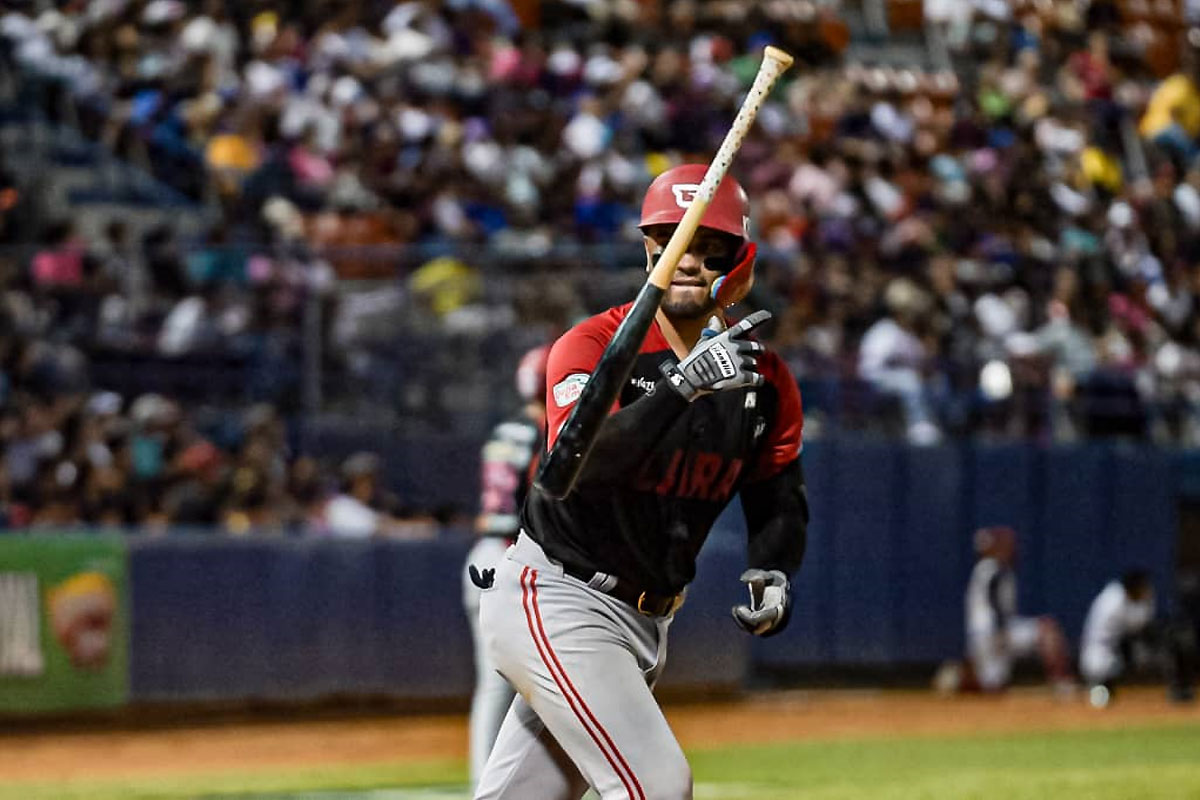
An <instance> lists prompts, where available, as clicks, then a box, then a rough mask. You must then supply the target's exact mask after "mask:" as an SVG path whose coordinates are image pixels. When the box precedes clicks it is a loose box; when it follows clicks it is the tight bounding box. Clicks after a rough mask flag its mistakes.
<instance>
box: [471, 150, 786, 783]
mask: <svg viewBox="0 0 1200 800" xmlns="http://www.w3.org/2000/svg"><path fill="white" fill-rule="evenodd" d="M704 172H705V167H703V166H701V165H683V166H680V167H676V168H674V169H671V170H668V171H667V172H665V173H663V174H662V175H660V176H659V177H658V178H657V179H656V180H655V181H654V182H653V183H652V184H651V186H650V188H649V189H648V190H647V192H646V196H645V199H644V202H643V205H642V214H641V221H640V228H641V230H642V233H643V235H644V243H645V247H646V254H647V258H648V261H649V263H650V264H653V263H655V261H656V259H657V258H658V256H659V255H660V253H661V252H662V250H663V247H664V246H665V245H666V243H667V242H668V240H669V239H670V235H671V232H672V231H673V230H674V227H675V226H676V225H677V224H678V223H679V221H680V220H681V219H682V217H683V214H684V212H685V210H686V209H687V208H688V206H689V205H690V204H691V201H692V198H693V197H694V196H695V192H696V190H697V187H698V184H699V183H700V181H701V179H702V177H703V175H704ZM748 215H749V204H748V201H747V199H746V194H745V192H744V191H743V190H742V188H741V187H740V186H739V185H738V184H737V182H736V181H734V180H733V179H732V178H729V177H727V178H725V180H724V181H723V182H722V183H721V185H720V187H719V188H718V190H717V192H716V194H715V196H714V198H713V201H712V203H711V204H710V205H709V206H708V208H707V209H706V210H705V213H704V215H703V216H702V218H701V222H700V225H701V227H700V228H699V229H698V231H697V232H696V235H695V237H694V239H693V240H692V242H691V245H690V247H689V249H688V251H687V253H686V254H685V255H684V256H683V257H682V259H681V260H680V262H679V265H678V267H677V269H676V272H675V275H674V278H673V280H672V283H671V285H670V287H669V288H668V290H667V292H666V295H665V298H664V300H663V303H662V308H661V310H660V311H659V314H658V316H657V318H656V320H655V323H654V325H652V327H651V329H650V331H649V332H648V334H647V336H646V338H645V341H644V342H643V344H642V347H641V349H640V351H639V354H638V358H637V360H636V362H635V364H634V366H633V369H632V372H631V374H630V377H629V379H628V382H627V383H626V385H625V386H624V387H623V388H622V390H621V393H620V396H619V398H618V400H617V402H616V403H615V404H614V407H613V409H612V411H611V413H610V415H609V416H608V417H607V419H606V421H605V423H604V425H603V426H602V427H601V429H600V432H599V435H598V437H597V439H596V441H595V443H594V445H593V447H592V451H591V455H590V458H589V459H588V460H587V462H586V463H585V464H584V466H583V469H582V471H581V473H580V475H579V478H578V480H577V482H576V484H575V488H574V490H573V491H572V492H571V493H570V494H568V495H567V496H566V497H565V498H564V499H562V500H555V499H553V498H552V497H550V495H548V494H546V493H544V492H542V491H541V490H540V489H538V488H537V487H536V486H535V487H534V489H532V490H531V491H530V493H529V496H528V498H527V499H526V502H525V507H524V510H523V512H522V514H521V532H520V534H519V536H518V537H517V541H516V544H514V545H513V546H512V547H510V548H509V549H508V551H507V552H506V553H505V557H504V558H503V559H501V561H500V563H499V565H498V566H497V567H496V572H495V575H494V581H493V582H492V585H491V586H490V588H488V589H486V590H485V591H484V592H483V600H482V608H481V614H480V620H481V626H482V628H483V631H484V639H485V641H486V644H487V648H488V652H489V654H490V655H491V656H492V658H493V659H494V661H495V663H496V666H497V668H498V669H499V670H500V672H501V673H502V674H503V675H504V676H505V677H506V678H507V679H508V680H509V682H510V683H512V685H513V686H514V687H515V688H516V690H517V692H518V695H519V696H518V697H517V698H516V699H514V700H513V704H512V707H511V708H510V709H509V712H508V715H507V716H506V717H505V720H504V725H503V727H502V728H501V730H500V735H499V738H498V739H497V741H496V746H495V748H494V750H493V751H492V755H491V758H490V759H489V760H488V763H487V766H486V768H485V769H484V773H483V776H482V777H481V778H480V781H479V785H478V788H477V790H476V794H475V797H476V798H478V799H480V800H497V799H499V798H503V799H504V800H529V798H537V799H538V800H568V799H569V800H577V799H578V798H579V797H581V796H582V795H583V794H584V792H585V791H586V790H587V789H588V787H589V786H590V787H591V788H592V789H594V790H595V792H596V793H597V794H598V795H599V796H600V797H601V798H602V800H613V799H614V798H622V800H680V799H681V798H690V797H691V796H692V777H691V770H690V768H689V766H688V764H687V761H686V759H685V758H684V755H683V752H682V750H681V748H680V746H679V744H678V742H677V741H676V740H675V737H674V735H673V734H672V733H671V729H670V727H669V726H668V725H667V721H666V718H665V717H664V716H663V713H662V711H661V710H660V709H659V707H658V704H657V702H656V701H655V699H654V696H653V694H652V693H651V692H652V688H653V686H654V683H655V681H656V680H657V678H658V676H659V675H660V674H661V671H662V669H663V665H664V661H665V657H666V651H667V628H668V626H669V625H670V623H671V619H672V616H673V615H674V613H675V612H676V611H677V610H678V609H679V607H680V605H681V604H682V602H683V599H684V594H685V591H686V589H687V586H688V584H689V583H690V582H691V580H692V578H693V577H694V575H695V569H696V556H697V553H698V552H699V551H700V547H701V545H703V543H704V540H705V538H706V536H707V535H708V532H709V529H710V528H711V526H712V524H713V522H714V521H715V520H716V518H717V516H718V515H719V514H720V513H721V510H722V509H724V508H725V506H726V505H727V504H728V502H729V500H730V499H731V498H732V497H733V495H734V494H740V496H741V501H742V507H743V509H744V511H745V518H746V525H747V529H748V535H749V567H750V569H748V570H747V571H746V572H745V573H744V574H743V575H742V580H743V581H744V582H745V583H746V584H747V585H748V586H749V588H750V595H751V597H750V601H749V602H748V603H747V604H745V605H740V606H737V607H735V608H734V609H733V617H734V620H735V621H736V622H737V624H738V625H739V626H741V627H742V628H743V629H745V630H746V631H749V632H750V633H752V634H754V635H757V636H770V635H773V634H776V633H778V632H780V631H781V630H783V628H784V626H785V625H786V624H787V622H788V619H789V616H790V611H791V595H790V584H789V579H788V576H789V575H790V574H792V573H794V572H795V570H796V569H797V568H798V567H799V566H800V562H801V559H802V557H803V554H804V544H805V526H806V524H807V521H808V505H807V500H806V496H805V488H804V479H803V475H802V473H801V468H800V446H801V426H802V422H803V417H802V413H801V406H800V393H799V391H798V389H797V387H796V381H795V380H794V379H793V377H792V376H791V374H789V372H788V369H787V367H786V366H785V365H784V364H783V362H782V361H781V360H780V359H779V358H778V357H777V356H776V355H774V354H772V353H769V352H766V351H765V350H764V348H763V347H762V345H760V344H758V343H757V342H755V341H753V340H752V339H751V338H750V336H749V334H750V333H751V331H752V330H753V329H754V328H755V327H757V326H758V325H759V324H761V323H762V322H763V321H764V320H766V319H767V318H769V316H770V315H769V314H767V313H766V312H758V313H755V314H751V315H750V316H749V317H747V318H746V319H744V320H742V321H741V322H737V323H735V324H733V325H732V326H731V327H728V328H726V327H725V315H724V309H725V308H726V307H727V306H729V305H731V304H733V303H735V302H737V301H738V300H740V299H742V298H743V297H744V296H745V294H746V292H747V291H749V288H750V283H751V281H752V275H753V266H754V254H755V248H754V245H753V243H752V242H750V240H749V236H748V230H747V229H748V223H749V216H748ZM628 310H629V306H628V305H625V306H619V307H616V308H612V309H609V310H608V311H606V312H604V313H602V314H599V315H597V316H594V317H591V318H589V319H587V320H585V321H583V322H581V323H580V324H578V325H577V326H575V327H574V328H572V329H571V330H569V331H568V332H567V333H566V334H565V335H564V336H563V337H562V338H560V339H559V340H558V341H557V342H556V343H555V344H554V346H553V348H552V350H551V353H550V362H549V367H548V370H547V385H548V392H547V430H548V434H549V442H548V444H549V445H553V442H554V438H555V436H556V435H557V433H558V432H559V431H560V430H561V427H562V425H563V424H564V423H565V421H566V419H567V417H568V416H569V415H570V413H571V410H572V408H573V407H574V405H575V402H576V400H577V399H578V398H579V396H580V392H581V390H582V387H583V386H584V385H585V384H586V383H587V381H588V379H589V376H590V375H591V373H592V370H593V369H594V368H595V366H596V363H597V361H598V360H599V359H600V356H601V354H602V352H603V351H604V348H605V346H606V344H607V343H608V342H609V340H610V339H611V338H612V336H613V334H614V332H615V331H616V329H617V326H618V325H619V324H620V323H621V321H622V319H624V317H625V315H626V314H627V313H628Z"/></svg>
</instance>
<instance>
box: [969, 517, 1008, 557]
mask: <svg viewBox="0 0 1200 800" xmlns="http://www.w3.org/2000/svg"><path fill="white" fill-rule="evenodd" d="M1016 547H1017V532H1016V531H1014V530H1013V529H1012V528H1010V527H1008V526H1007V525H992V526H990V527H986V528H980V529H979V530H977V531H975V552H976V554H978V555H979V556H980V557H981V558H989V557H991V558H1000V559H1002V560H1010V559H1012V557H1013V555H1014V553H1015V551H1016Z"/></svg>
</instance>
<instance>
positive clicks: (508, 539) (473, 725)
mask: <svg viewBox="0 0 1200 800" xmlns="http://www.w3.org/2000/svg"><path fill="white" fill-rule="evenodd" d="M549 354H550V348H549V347H548V346H543V347H537V348H534V349H533V350H530V351H529V352H528V353H526V354H525V355H524V356H523V357H522V358H521V361H520V363H519V364H518V366H517V380H516V382H517V393H518V394H519V395H520V397H521V400H522V401H523V403H524V405H523V406H522V408H521V412H520V413H519V414H518V415H517V416H515V417H513V418H512V419H509V420H505V421H504V422H501V423H500V424H499V425H497V426H496V428H495V429H494V430H493V431H492V435H491V438H490V439H488V441H487V443H486V444H485V445H484V446H483V455H482V459H481V461H482V465H481V466H482V469H481V473H482V474H481V478H482V489H483V492H482V495H481V497H480V503H479V508H480V513H479V518H478V519H477V520H476V531H477V533H478V534H479V538H478V539H477V540H476V542H475V545H474V546H473V547H472V548H471V552H470V553H469V554H468V555H467V570H466V572H465V573H464V576H463V607H464V608H465V609H466V612H467V619H468V620H469V621H470V624H471V638H472V639H473V640H474V643H475V691H474V693H473V694H472V696H471V719H470V750H471V785H472V786H474V785H475V783H476V782H477V781H478V780H479V775H480V774H481V773H482V772H483V765H484V763H485V762H487V757H488V753H490V752H491V750H492V744H493V743H494V742H495V741H496V734H497V733H498V732H499V730H500V723H501V722H503V721H504V715H505V713H507V712H508V707H509V705H510V704H511V703H512V699H513V690H512V687H511V686H509V685H508V681H506V680H504V678H503V677H501V676H500V674H499V673H498V672H496V668H495V667H494V666H493V665H492V661H491V659H490V658H488V655H487V650H486V649H485V648H484V646H483V641H482V640H481V639H480V632H479V593H480V588H479V585H478V584H479V583H483V582H484V579H483V577H482V576H483V574H484V573H486V572H487V571H488V570H494V569H495V566H496V562H498V561H499V560H500V558H501V557H502V556H503V555H504V550H505V549H506V548H507V547H508V546H509V545H511V544H512V543H513V542H514V541H515V540H516V537H517V529H518V527H519V525H520V521H519V517H518V515H519V513H520V511H521V506H522V505H523V504H524V503H525V495H526V494H527V493H528V492H529V485H530V482H531V480H532V476H533V469H534V467H535V465H536V464H537V455H538V453H539V452H541V449H542V440H543V431H544V429H545V426H546V359H547V357H548V356H549Z"/></svg>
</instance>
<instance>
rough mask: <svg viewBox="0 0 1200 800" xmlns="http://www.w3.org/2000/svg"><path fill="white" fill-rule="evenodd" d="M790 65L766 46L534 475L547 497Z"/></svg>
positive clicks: (629, 363)
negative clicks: (679, 214)
mask: <svg viewBox="0 0 1200 800" xmlns="http://www.w3.org/2000/svg"><path fill="white" fill-rule="evenodd" d="M791 64H792V57H791V56H789V55H788V54H787V53H785V52H783V51H782V50H780V49H779V48H776V47H768V48H766V50H765V51H763V60H762V64H761V65H760V66H759V68H758V74H757V75H755V76H754V83H753V84H752V85H751V87H750V91H749V92H748V93H747V94H746V99H745V100H744V101H742V107H741V108H740V109H739V110H738V113H737V116H736V117H735V118H734V120H733V125H732V126H731V127H730V129H729V132H728V133H726V134H725V139H724V141H722V142H721V147H720V148H719V149H718V150H717V154H716V156H714V157H713V160H712V163H711V164H709V165H708V170H707V171H706V172H705V173H704V179H703V180H702V181H701V182H700V188H699V189H698V190H697V191H696V195H695V197H694V198H693V199H692V204H691V205H690V206H688V209H687V211H686V212H684V215H683V219H682V220H680V222H679V225H678V226H677V227H676V228H675V232H674V233H673V234H672V235H671V239H670V240H669V241H668V242H667V246H666V248H665V249H664V250H663V253H662V255H661V256H659V259H658V263H657V264H655V265H654V268H653V269H652V270H651V271H650V275H649V277H648V278H647V279H646V283H645V285H644V286H642V289H641V291H639V292H638V296H637V299H636V300H634V301H633V306H632V307H631V308H630V309H629V313H628V314H627V315H626V316H625V319H624V320H623V321H622V322H621V324H620V326H619V327H618V328H617V332H616V333H615V334H613V338H612V341H610V342H609V343H608V346H607V347H606V348H605V349H604V353H603V354H602V355H601V356H600V360H599V361H598V362H597V363H596V369H595V370H594V371H593V372H592V375H591V377H590V378H589V379H588V382H587V385H586V386H584V387H583V392H582V394H581V395H580V397H579V399H578V400H577V401H576V402H575V408H574V409H572V411H571V416H570V417H568V418H567V422H566V424H565V425H563V428H562V430H561V431H560V432H559V434H558V438H557V439H556V440H555V442H554V447H553V448H552V449H551V450H550V453H549V454H548V455H547V456H546V459H545V460H544V461H543V462H542V465H541V468H540V469H539V470H538V474H537V477H536V479H535V480H534V483H535V485H536V486H537V487H538V488H539V489H541V490H542V491H544V492H545V493H546V494H548V495H550V496H551V497H554V498H557V499H562V498H564V497H566V496H567V495H568V494H570V492H571V489H572V488H573V487H574V486H575V481H576V479H578V477H579V472H580V470H582V469H583V465H584V463H585V462H586V461H587V457H588V453H589V452H590V451H591V449H592V444H593V443H594V442H595V441H596V434H597V433H598V432H599V430H600V426H601V425H602V424H603V423H604V419H605V417H607V416H608V411H609V409H610V408H612V405H613V403H614V402H616V399H617V395H618V394H619V393H620V391H621V387H622V386H623V385H624V384H625V381H627V380H628V379H629V373H630V371H631V370H632V369H633V362H634V361H635V360H636V359H637V354H638V350H640V349H641V347H642V341H643V340H644V339H645V338H646V332H647V331H649V330H650V324H651V323H652V322H653V321H654V316H655V314H657V313H658V308H659V306H660V305H661V304H662V299H663V296H664V295H665V294H666V291H667V288H668V287H669V286H670V285H671V279H672V278H673V277H674V275H675V267H676V266H677V265H678V264H679V260H680V259H681V258H683V254H684V253H686V252H687V249H688V246H689V245H690V244H691V242H692V236H693V235H695V233H696V228H698V227H699V226H700V220H701V218H702V217H703V216H704V212H705V210H706V209H707V208H708V204H709V203H711V202H712V199H713V195H714V194H716V191H717V187H718V186H719V185H720V184H721V180H722V179H723V178H724V177H725V173H726V172H728V171H729V166H730V164H731V163H733V157H734V155H735V154H736V153H737V151H738V149H739V148H740V147H741V146H742V140H743V139H745V138H746V134H747V133H748V132H749V131H750V126H751V125H752V124H753V123H754V118H755V117H756V116H758V111H759V109H760V108H762V104H763V102H764V101H765V100H766V99H767V95H768V94H770V92H771V87H772V86H774V85H775V82H776V81H777V80H779V76H780V75H782V74H783V72H784V71H785V70H786V69H787V68H788V67H790V66H791Z"/></svg>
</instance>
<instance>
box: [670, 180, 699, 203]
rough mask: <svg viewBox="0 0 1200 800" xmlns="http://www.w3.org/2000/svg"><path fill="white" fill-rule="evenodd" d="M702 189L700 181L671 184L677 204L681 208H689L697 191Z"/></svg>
mask: <svg viewBox="0 0 1200 800" xmlns="http://www.w3.org/2000/svg"><path fill="white" fill-rule="evenodd" d="M698 191H700V184H698V183H673V184H671V193H672V194H674V195H675V205H677V206H679V207H680V208H687V207H688V206H690V205H691V204H692V201H693V200H695V199H696V192H698Z"/></svg>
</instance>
